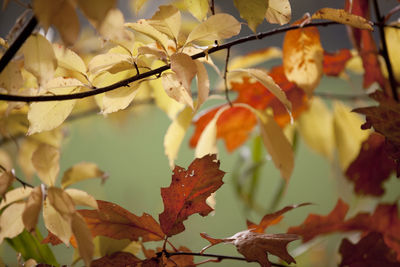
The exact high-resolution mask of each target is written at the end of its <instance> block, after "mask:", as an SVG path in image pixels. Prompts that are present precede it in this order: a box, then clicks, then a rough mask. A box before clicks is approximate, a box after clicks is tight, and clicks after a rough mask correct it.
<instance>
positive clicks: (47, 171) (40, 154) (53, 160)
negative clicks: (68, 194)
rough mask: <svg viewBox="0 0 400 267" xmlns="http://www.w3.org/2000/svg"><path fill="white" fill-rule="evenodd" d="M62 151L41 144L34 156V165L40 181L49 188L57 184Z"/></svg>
mask: <svg viewBox="0 0 400 267" xmlns="http://www.w3.org/2000/svg"><path fill="white" fill-rule="evenodd" d="M59 159H60V151H59V150H58V149H57V148H55V147H54V146H51V145H48V144H41V145H39V146H38V148H37V149H36V150H35V152H34V153H33V155H32V163H33V166H34V167H35V169H36V172H37V174H38V176H39V178H40V180H41V181H42V182H43V183H45V184H46V185H48V186H52V185H54V183H55V180H56V178H57V175H58V172H59V171H60V165H59Z"/></svg>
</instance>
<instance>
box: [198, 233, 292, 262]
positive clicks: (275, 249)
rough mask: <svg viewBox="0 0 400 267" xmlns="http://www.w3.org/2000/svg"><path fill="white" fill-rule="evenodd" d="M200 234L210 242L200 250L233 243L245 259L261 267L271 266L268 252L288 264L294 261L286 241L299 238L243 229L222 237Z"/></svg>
mask: <svg viewBox="0 0 400 267" xmlns="http://www.w3.org/2000/svg"><path fill="white" fill-rule="evenodd" d="M201 236H202V237H203V238H205V239H207V240H208V241H209V242H210V243H211V245H209V246H207V247H205V248H204V249H202V252H204V250H205V249H207V248H209V247H212V246H214V245H217V244H220V243H225V244H233V245H234V246H236V249H237V251H238V252H239V253H241V254H242V255H243V256H244V257H245V258H246V260H247V261H249V262H258V263H259V264H260V266H262V267H270V266H271V263H270V262H269V260H268V253H270V254H272V255H275V256H278V257H279V258H281V259H282V260H284V261H286V262H287V263H288V264H290V263H292V262H296V261H295V260H294V258H293V257H292V256H290V254H289V253H288V252H287V249H286V246H287V244H288V243H290V242H292V241H294V240H297V239H299V236H298V235H295V234H261V233H255V232H252V231H250V230H244V231H241V232H238V233H236V234H235V235H233V236H231V237H228V238H223V239H217V238H212V237H210V236H208V235H207V234H204V233H203V234H202V235H201Z"/></svg>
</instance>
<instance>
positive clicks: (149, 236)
mask: <svg viewBox="0 0 400 267" xmlns="http://www.w3.org/2000/svg"><path fill="white" fill-rule="evenodd" d="M97 204H98V206H99V209H98V210H79V213H80V214H81V215H82V216H83V217H84V218H85V221H86V223H87V225H88V227H89V229H90V230H91V232H92V236H94V237H95V236H98V235H102V236H107V237H110V238H114V239H129V240H132V241H137V240H139V238H142V241H143V242H147V241H159V240H163V238H164V234H163V232H162V231H161V228H160V225H159V224H158V223H157V222H156V221H155V220H154V219H153V217H151V216H150V215H149V214H147V213H143V215H142V216H141V217H139V216H136V215H135V214H133V213H131V212H129V211H127V210H126V209H123V208H122V207H120V206H118V205H116V204H113V203H111V202H107V201H102V200H97Z"/></svg>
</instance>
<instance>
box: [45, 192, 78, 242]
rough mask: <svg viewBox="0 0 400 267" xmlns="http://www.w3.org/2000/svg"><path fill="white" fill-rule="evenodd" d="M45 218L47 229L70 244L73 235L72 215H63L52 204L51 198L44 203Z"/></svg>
mask: <svg viewBox="0 0 400 267" xmlns="http://www.w3.org/2000/svg"><path fill="white" fill-rule="evenodd" d="M43 219H44V224H45V226H46V228H47V230H48V231H49V232H51V233H53V234H54V235H55V236H57V237H58V238H59V239H60V240H61V241H62V242H63V243H64V244H66V245H67V246H68V245H69V240H70V238H71V236H72V229H71V216H63V215H61V214H60V213H59V212H58V211H57V210H56V209H55V208H54V207H53V206H52V205H51V204H50V201H49V198H46V199H45V200H44V203H43Z"/></svg>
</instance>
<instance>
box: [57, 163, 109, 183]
mask: <svg viewBox="0 0 400 267" xmlns="http://www.w3.org/2000/svg"><path fill="white" fill-rule="evenodd" d="M107 177H108V175H107V174H106V173H105V172H103V171H102V170H100V169H99V167H98V166H97V165H96V164H95V163H92V162H80V163H78V164H75V165H74V166H72V167H71V168H69V169H68V170H66V171H65V172H64V175H63V177H62V179H61V187H62V188H66V187H68V186H70V185H71V184H74V183H77V182H80V181H83V180H86V179H92V178H101V179H102V181H104V180H105V179H107Z"/></svg>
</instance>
